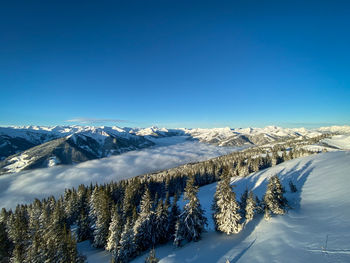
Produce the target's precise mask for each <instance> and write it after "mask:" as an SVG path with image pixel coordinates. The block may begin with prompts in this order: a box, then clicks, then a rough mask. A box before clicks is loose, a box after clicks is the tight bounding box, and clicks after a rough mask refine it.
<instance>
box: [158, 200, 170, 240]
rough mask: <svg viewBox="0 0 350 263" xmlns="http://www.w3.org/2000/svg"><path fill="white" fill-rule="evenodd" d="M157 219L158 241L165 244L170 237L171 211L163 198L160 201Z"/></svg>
mask: <svg viewBox="0 0 350 263" xmlns="http://www.w3.org/2000/svg"><path fill="white" fill-rule="evenodd" d="M155 219H156V221H155V233H156V243H161V244H164V243H166V242H167V241H168V237H169V221H168V220H169V212H168V206H167V205H166V204H164V203H163V200H159V201H158V206H157V210H156V218H155Z"/></svg>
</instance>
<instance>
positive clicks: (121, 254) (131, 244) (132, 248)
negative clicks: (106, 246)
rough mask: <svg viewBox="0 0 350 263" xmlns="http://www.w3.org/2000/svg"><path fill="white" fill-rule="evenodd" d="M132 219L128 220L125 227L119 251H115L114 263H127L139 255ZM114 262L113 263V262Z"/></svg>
mask: <svg viewBox="0 0 350 263" xmlns="http://www.w3.org/2000/svg"><path fill="white" fill-rule="evenodd" d="M130 220H131V219H130V217H129V218H128V219H127V222H126V224H125V226H124V229H123V233H122V234H121V237H120V242H119V246H118V249H117V250H114V251H113V253H112V255H113V261H114V262H118V263H119V262H121V263H124V262H125V263H126V262H129V261H130V259H132V258H133V257H135V256H136V255H137V247H136V244H135V237H134V230H133V228H132V226H131V222H130ZM113 261H112V262H113Z"/></svg>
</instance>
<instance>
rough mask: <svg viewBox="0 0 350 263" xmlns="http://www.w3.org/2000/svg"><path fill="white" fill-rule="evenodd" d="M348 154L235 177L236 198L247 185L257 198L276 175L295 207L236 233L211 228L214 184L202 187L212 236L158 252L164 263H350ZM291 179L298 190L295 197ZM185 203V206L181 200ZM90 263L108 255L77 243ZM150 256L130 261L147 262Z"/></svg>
mask: <svg viewBox="0 0 350 263" xmlns="http://www.w3.org/2000/svg"><path fill="white" fill-rule="evenodd" d="M349 171H350V152H348V151H335V152H328V153H323V154H318V155H313V156H308V157H304V158H300V159H294V160H291V161H288V162H285V163H282V164H279V165H277V166H275V167H272V168H270V169H266V170H263V171H260V172H257V173H254V174H252V175H250V176H249V177H246V178H235V179H234V180H233V181H232V184H234V185H236V187H235V188H234V189H235V192H236V193H237V196H240V195H241V193H242V192H243V191H244V190H245V189H246V187H248V189H252V190H253V191H254V193H255V194H256V195H258V196H259V198H261V197H262V195H263V194H264V192H265V190H266V185H267V181H268V178H269V177H270V176H272V175H275V174H277V175H278V176H279V178H280V179H281V181H282V183H283V184H284V185H285V186H286V189H287V193H286V197H287V199H288V200H289V202H290V205H291V206H292V207H293V209H291V210H289V212H288V213H287V214H286V215H284V216H273V217H272V218H271V219H270V220H269V221H266V220H265V219H263V216H262V215H258V216H256V217H255V219H253V221H252V222H250V223H249V224H248V225H247V226H246V228H245V229H244V230H243V231H242V232H240V233H239V234H237V235H231V236H227V235H225V234H219V233H217V232H215V231H214V230H213V222H212V218H211V211H210V206H211V203H212V199H213V194H214V192H215V188H216V184H211V185H207V186H204V187H202V188H200V192H199V199H200V202H201V204H202V206H203V207H204V209H205V210H206V216H207V217H208V219H209V227H208V232H207V233H205V234H204V235H203V238H202V240H200V241H199V242H194V243H188V244H186V245H184V246H183V247H181V248H175V247H174V246H172V245H171V244H167V245H163V246H159V247H157V248H156V256H157V257H158V258H160V259H161V261H160V262H164V263H165V262H167V263H170V262H181V263H182V262H210V263H212V262H220V263H225V262H226V260H229V262H241V263H244V262H248V263H250V262H287V263H288V262H293V263H294V262H350V245H349V240H350V230H349V229H350V199H349V198H348V196H349V193H348V189H349V188H350V173H349ZM289 180H292V181H293V182H294V183H295V184H296V185H297V188H298V192H296V193H291V192H290V191H289V188H288V182H289ZM182 203H183V202H182ZM79 249H80V251H81V252H83V253H85V254H86V255H87V256H88V262H90V263H93V262H108V261H109V259H110V255H109V253H108V252H105V251H102V250H96V249H93V248H91V247H90V245H89V244H88V242H83V243H81V244H79ZM146 256H147V253H145V254H144V255H141V256H139V257H138V258H136V259H135V260H134V261H132V262H135V263H136V262H137V263H141V262H144V258H145V257H146Z"/></svg>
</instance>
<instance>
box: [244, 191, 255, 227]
mask: <svg viewBox="0 0 350 263" xmlns="http://www.w3.org/2000/svg"><path fill="white" fill-rule="evenodd" d="M255 209H256V203H255V198H254V194H253V192H252V191H249V194H248V198H247V202H246V207H245V219H246V221H245V224H247V223H248V222H249V221H251V220H252V219H253V217H254V214H255Z"/></svg>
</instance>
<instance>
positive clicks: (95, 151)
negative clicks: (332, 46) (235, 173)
mask: <svg viewBox="0 0 350 263" xmlns="http://www.w3.org/2000/svg"><path fill="white" fill-rule="evenodd" d="M324 133H350V126H331V127H321V128H319V129H312V130H308V129H305V128H281V127H278V126H267V127H264V128H252V127H249V128H230V127H225V128H211V129H202V128H194V129H188V128H175V129H167V128H158V127H155V126H152V127H148V128H127V127H124V128H120V127H117V126H112V127H108V126H77V125H72V126H12V127H0V160H1V161H0V174H4V173H13V172H19V171H22V170H28V169H33V168H41V167H50V166H54V165H57V164H75V163H80V162H84V161H87V160H92V159H98V158H103V157H108V156H111V155H116V154H121V153H124V152H127V151H132V150H137V149H142V148H147V147H150V146H155V145H156V144H157V143H156V140H155V139H158V138H166V137H172V136H186V137H188V138H187V139H191V140H198V141H200V142H202V143H209V144H213V145H216V146H223V147H224V146H234V147H239V146H257V145H264V144H269V143H276V142H278V141H283V140H288V139H296V138H301V139H302V138H303V137H305V138H313V137H316V136H319V135H322V134H324Z"/></svg>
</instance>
